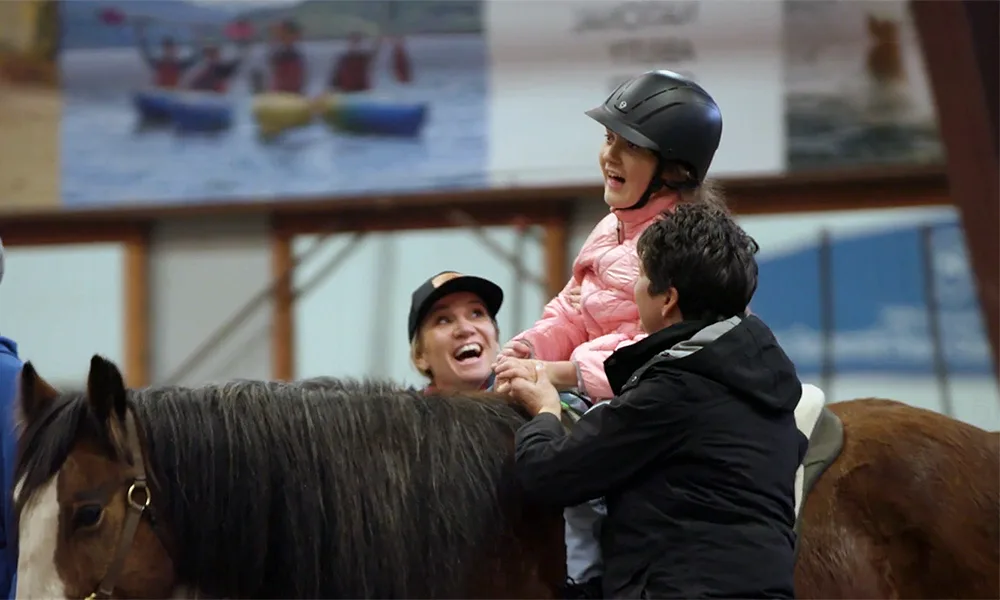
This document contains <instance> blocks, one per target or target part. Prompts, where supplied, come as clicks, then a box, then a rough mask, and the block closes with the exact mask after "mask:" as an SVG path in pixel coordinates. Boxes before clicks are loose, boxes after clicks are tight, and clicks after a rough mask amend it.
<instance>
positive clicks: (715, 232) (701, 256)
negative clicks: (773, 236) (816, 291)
mask: <svg viewBox="0 0 1000 600" xmlns="http://www.w3.org/2000/svg"><path fill="white" fill-rule="evenodd" d="M637 250H638V252H639V260H640V261H641V263H642V269H643V272H644V273H645V274H646V277H647V278H648V279H649V293H650V294H651V295H654V296H655V295H658V294H662V293H664V292H666V291H667V290H669V289H670V288H671V287H673V288H674V289H676V290H677V307H678V308H679V309H680V312H681V315H682V316H683V317H684V319H685V320H722V319H728V318H730V317H733V316H736V315H743V314H745V313H746V309H747V306H749V304H750V299H751V298H753V295H754V292H755V291H757V259H756V258H755V257H754V255H756V254H757V252H758V251H759V250H760V246H758V245H757V242H756V241H754V239H753V238H752V237H750V236H749V235H747V233H746V232H745V231H743V228H741V227H740V226H739V224H737V223H736V221H735V220H733V218H732V217H731V216H730V215H729V214H728V212H726V211H725V210H722V209H720V208H719V207H716V206H712V205H708V204H702V203H697V204H680V205H678V206H677V207H676V209H675V210H674V211H673V212H668V213H664V217H663V219H661V220H658V221H656V222H655V223H653V224H652V225H650V226H649V228H648V229H646V231H644V232H643V233H642V235H641V236H640V237H639V242H638V244H637Z"/></svg>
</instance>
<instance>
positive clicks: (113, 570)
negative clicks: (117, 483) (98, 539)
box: [86, 409, 152, 600]
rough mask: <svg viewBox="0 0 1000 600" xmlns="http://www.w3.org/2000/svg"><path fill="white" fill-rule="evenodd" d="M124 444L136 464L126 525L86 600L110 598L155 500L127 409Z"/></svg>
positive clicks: (130, 413) (136, 432) (127, 496)
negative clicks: (96, 583) (147, 481)
mask: <svg viewBox="0 0 1000 600" xmlns="http://www.w3.org/2000/svg"><path fill="white" fill-rule="evenodd" d="M125 443H126V444H127V445H128V449H129V452H131V453H132V460H133V461H135V475H134V476H133V477H132V483H131V485H129V488H128V492H126V494H125V501H126V503H127V504H128V507H127V512H126V513H125V524H124V525H122V535H121V538H120V539H119V540H118V548H117V549H116V550H115V556H114V558H113V559H112V561H111V566H109V567H108V570H107V571H106V572H105V573H104V579H102V580H101V583H100V585H98V586H97V590H96V591H94V592H93V593H91V594H90V595H89V596H87V598H86V600H97V599H98V598H101V599H107V598H111V594H112V593H113V592H114V590H115V586H116V585H118V578H119V577H121V574H122V569H123V568H124V567H125V557H126V556H127V555H128V553H129V550H131V549H132V544H133V542H135V533H136V531H138V529H139V523H140V522H141V521H142V516H143V514H145V512H146V510H147V509H149V504H150V501H151V500H152V494H150V491H149V486H148V485H147V483H146V463H145V460H144V459H143V456H142V445H141V444H140V443H139V430H138V429H137V428H136V424H135V415H133V414H132V409H128V410H127V411H126V413H125Z"/></svg>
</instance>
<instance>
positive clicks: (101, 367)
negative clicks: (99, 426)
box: [87, 354, 127, 421]
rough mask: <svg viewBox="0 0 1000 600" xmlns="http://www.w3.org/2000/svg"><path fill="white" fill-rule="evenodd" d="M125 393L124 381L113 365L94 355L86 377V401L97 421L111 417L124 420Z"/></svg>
mask: <svg viewBox="0 0 1000 600" xmlns="http://www.w3.org/2000/svg"><path fill="white" fill-rule="evenodd" d="M126 398H127V391H126V389H125V380H124V379H122V374H121V372H120V371H119V370H118V367H116V366H115V363H113V362H111V361H110V360H108V359H106V358H104V357H103V356H100V355H97V354H95V355H94V356H93V358H91V359H90V374H89V375H88V376H87V399H88V400H90V406H91V408H92V409H93V410H94V413H95V414H96V415H97V417H98V419H100V420H101V421H107V420H108V419H110V418H111V417H112V415H113V416H115V417H117V418H118V419H119V420H122V421H124V420H125V408H126Z"/></svg>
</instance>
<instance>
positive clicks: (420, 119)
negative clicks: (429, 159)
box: [321, 96, 427, 137]
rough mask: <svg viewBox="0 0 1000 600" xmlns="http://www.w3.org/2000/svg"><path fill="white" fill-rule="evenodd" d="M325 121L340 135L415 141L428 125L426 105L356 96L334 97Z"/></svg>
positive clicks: (323, 113)
mask: <svg viewBox="0 0 1000 600" xmlns="http://www.w3.org/2000/svg"><path fill="white" fill-rule="evenodd" d="M321 114H322V117H323V120H324V121H326V123H327V124H328V125H330V126H331V127H333V128H334V129H337V130H339V131H346V132H349V133H357V134H362V135H385V136H402V137H415V136H418V135H420V132H421V131H422V130H423V128H424V123H425V122H426V121H427V105H426V104H424V103H416V102H414V103H401V102H392V101H387V100H376V99H372V98H363V97H357V96H332V97H330V99H329V100H327V101H326V102H325V103H324V107H323V111H322V113H321Z"/></svg>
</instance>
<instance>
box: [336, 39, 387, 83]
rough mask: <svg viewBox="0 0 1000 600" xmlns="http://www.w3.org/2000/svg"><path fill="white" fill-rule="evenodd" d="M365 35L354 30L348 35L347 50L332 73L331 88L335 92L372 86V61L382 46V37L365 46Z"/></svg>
mask: <svg viewBox="0 0 1000 600" xmlns="http://www.w3.org/2000/svg"><path fill="white" fill-rule="evenodd" d="M363 43H364V36H363V35H362V34H361V33H359V32H354V33H352V34H351V35H350V36H349V37H348V42H347V51H346V52H344V54H342V55H341V56H340V58H339V59H338V60H337V64H336V66H335V67H334V69H333V73H332V74H331V75H330V81H329V86H328V87H329V89H330V91H333V92H364V91H368V90H370V89H371V87H372V81H371V67H372V61H374V59H375V57H376V56H377V55H378V51H379V49H380V48H381V47H382V38H381V37H379V38H377V39H376V40H375V42H374V44H372V46H371V47H370V48H365V47H364V45H363Z"/></svg>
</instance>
